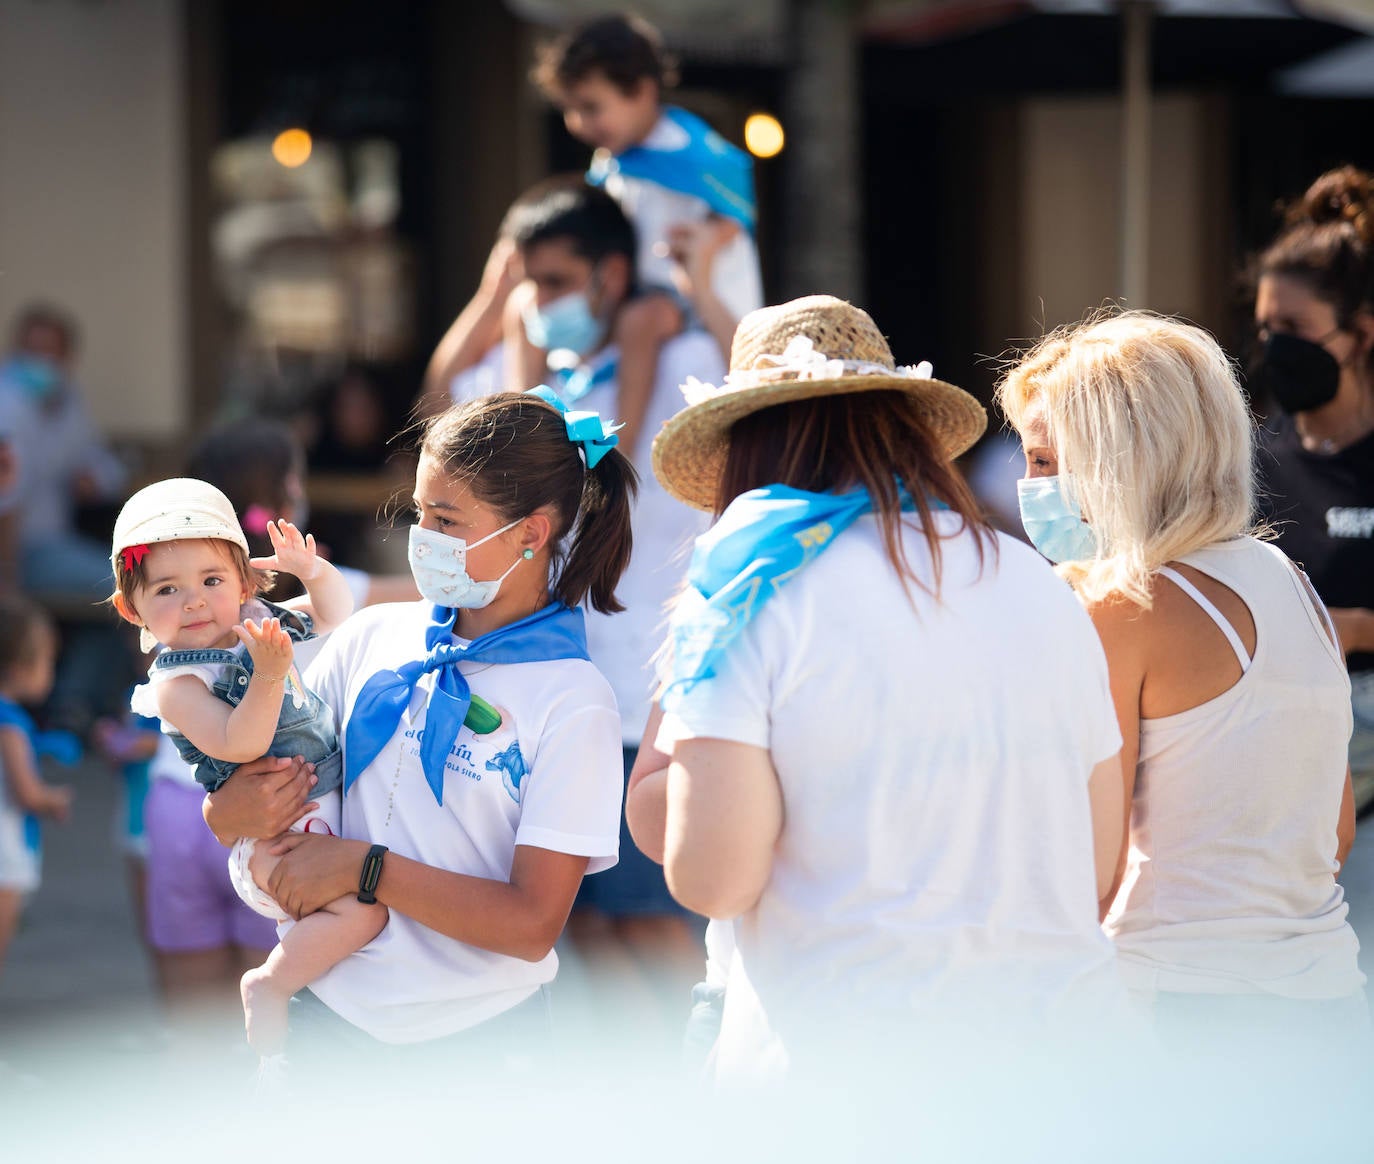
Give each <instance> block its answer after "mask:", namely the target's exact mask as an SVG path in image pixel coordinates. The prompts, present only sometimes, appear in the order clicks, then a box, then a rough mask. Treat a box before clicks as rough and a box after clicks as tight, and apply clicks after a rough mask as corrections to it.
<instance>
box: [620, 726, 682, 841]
mask: <svg viewBox="0 0 1374 1164" xmlns="http://www.w3.org/2000/svg"><path fill="white" fill-rule="evenodd" d="M662 722H663V709H662V708H660V707H659V706H658V705H657V704H655V705H654V706H653V708H652V709H651V710H650V711H649V722H648V723H647V724H646V725H645V726H644V739H643V742H641V743H640V745H639V753H638V755H636V756H635V766H634V768H632V769H631V770H630V781H629V784H628V785H627V786H626V788H625V822H626V823H627V824H628V825H629V826H630V836H631V837H633V838H634V842H635V844H636V845H637V846H638V847H639V851H640V852H641V853H643V854H644V855H645V856H646V857H648V858H649V860H651V861H657V862H658V863H659V864H660V865H662V864H663V842H664V837H665V834H666V832H667V828H668V765H669V764H671V763H672V760H673V758H672V756H669V755H667V754H666V753H664V752H660V751H659V750H658V749H657V748H656V747H654V740H655V738H657V736H658V726H659V724H661V723H662Z"/></svg>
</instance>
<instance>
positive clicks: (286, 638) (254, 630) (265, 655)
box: [234, 618, 294, 679]
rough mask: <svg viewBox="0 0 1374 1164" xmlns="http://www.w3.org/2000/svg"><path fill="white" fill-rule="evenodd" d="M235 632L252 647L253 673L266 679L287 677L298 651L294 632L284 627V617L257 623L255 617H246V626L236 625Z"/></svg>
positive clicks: (246, 645)
mask: <svg viewBox="0 0 1374 1164" xmlns="http://www.w3.org/2000/svg"><path fill="white" fill-rule="evenodd" d="M234 633H235V634H236V635H238V636H239V641H240V642H241V643H243V645H244V646H245V647H247V648H248V654H249V657H250V658H251V659H252V660H253V674H255V675H261V676H262V677H263V678H264V679H285V678H286V673H287V672H288V671H289V670H291V660H292V658H293V657H294V651H293V649H292V646H291V636H290V635H288V634H287V633H286V632H285V631H284V630H282V629H281V620H280V619H276V618H265V619H263V620H262V622H261V623H260V624H255V623H254V622H253V620H252V619H251V618H246V619H244V620H243V625H242V626H236V627H235V628H234Z"/></svg>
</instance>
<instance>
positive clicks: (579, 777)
mask: <svg viewBox="0 0 1374 1164" xmlns="http://www.w3.org/2000/svg"><path fill="white" fill-rule="evenodd" d="M616 443H617V438H616V437H615V435H614V431H613V430H608V428H607V426H605V425H604V424H603V423H602V422H601V420H600V418H599V417H598V416H597V414H596V413H594V412H587V411H583V412H576V413H567V412H566V411H565V410H564V409H563V408H561V407H560V406H559V405H558V404H557V403H556V398H555V397H553V396H552V394H551V393H549V392H548V390H547V389H542V390H540V389H536V390H535V393H514V392H508V393H501V394H499V395H495V396H489V397H485V398H483V399H480V400H475V401H472V402H470V403H468V404H464V405H459V406H455V407H454V408H452V409H450V410H449V411H447V412H445V413H443V414H441V415H440V416H437V417H435V418H434V419H433V420H431V421H430V422H429V424H428V425H427V426H426V428H425V430H424V436H423V438H422V440H421V444H420V458H419V463H418V467H417V470H416V477H415V493H414V504H415V519H416V521H415V524H414V525H413V526H412V527H411V529H410V535H409V560H410V566H411V571H412V573H413V575H414V578H415V583H416V586H417V587H418V589H419V592H420V594H421V597H422V601H420V602H411V603H391V604H386V605H382V606H373V607H369V608H367V609H366V610H363V611H360V612H359V613H358V614H356V615H354V616H353V617H352V618H350V619H349V620H348V621H347V622H346V623H344V625H343V626H341V627H340V628H339V629H338V630H336V631H335V632H334V633H333V635H332V636H331V638H330V639H329V641H328V642H327V643H326V644H325V646H324V647H323V649H322V650H321V652H320V654H319V656H318V657H317V658H316V660H315V662H314V663H313V664H312V665H311V667H310V669H309V671H308V672H307V677H306V684H307V685H308V687H309V688H310V689H311V690H313V691H315V692H316V693H317V694H318V695H319V696H320V697H321V698H322V699H323V700H324V702H325V703H326V705H327V706H329V707H330V708H331V709H332V710H333V712H334V713H335V716H336V717H337V720H338V724H339V735H340V738H341V740H342V742H343V767H344V775H343V787H344V792H345V796H344V806H343V836H342V837H322V836H318V835H315V836H310V835H306V834H304V833H300V834H295V833H293V834H291V835H290V836H287V837H284V838H279V839H278V841H277V844H276V846H275V848H274V850H273V852H274V854H275V853H281V854H284V855H283V856H282V859H281V862H280V864H278V865H277V867H276V870H275V871H274V873H273V876H272V882H271V889H272V893H273V894H274V896H275V897H276V900H277V901H278V902H279V903H280V904H281V906H282V908H283V909H284V910H286V911H287V912H288V913H290V914H291V915H292V916H294V917H297V918H299V917H302V916H304V915H306V914H308V913H311V912H313V911H315V910H317V909H319V908H320V906H321V904H322V903H323V902H324V900H325V899H326V898H328V900H333V899H334V898H335V897H338V896H340V894H352V893H356V894H358V895H359V897H360V898H361V899H362V900H364V901H367V902H373V901H375V902H380V903H381V904H383V905H385V906H386V907H387V908H388V910H389V911H390V918H389V921H388V923H387V926H386V929H385V930H384V931H383V933H382V935H381V936H380V937H379V938H378V939H377V940H376V941H375V942H373V943H372V944H371V945H369V946H368V947H366V948H365V949H364V950H362V951H361V952H359V953H357V954H355V955H350V956H349V957H348V958H345V959H344V960H343V961H342V962H340V963H338V964H337V965H336V966H334V968H333V969H331V970H330V971H328V973H326V974H325V975H324V976H323V977H321V978H320V979H318V980H317V981H315V982H314V983H312V984H311V986H310V988H309V990H307V991H304V992H302V994H301V995H299V996H297V999H296V1000H295V1001H294V1003H293V1012H292V1020H291V1021H292V1026H291V1032H290V1036H289V1038H288V1042H287V1056H288V1060H292V1061H293V1069H294V1061H296V1060H298V1059H299V1058H301V1057H305V1058H310V1057H311V1054H312V1050H313V1053H314V1054H315V1055H318V1056H320V1058H321V1060H322V1061H323V1062H322V1064H321V1065H322V1066H325V1067H332V1068H339V1067H344V1068H346V1069H347V1070H349V1071H350V1072H352V1073H353V1074H352V1076H351V1077H353V1078H357V1077H358V1075H357V1072H358V1070H359V1069H363V1070H365V1071H367V1072H378V1073H379V1075H378V1077H379V1078H382V1079H386V1080H387V1081H388V1082H390V1083H391V1084H392V1085H393V1086H395V1085H396V1083H395V1077H394V1071H395V1069H397V1068H401V1069H413V1070H414V1071H416V1072H420V1073H422V1074H426V1075H427V1074H428V1072H429V1069H431V1068H432V1069H434V1070H435V1074H434V1076H433V1079H432V1081H431V1082H433V1083H438V1084H442V1085H451V1083H452V1078H453V1075H452V1073H453V1072H454V1071H462V1070H464V1069H465V1068H468V1067H476V1066H477V1065H478V1064H479V1063H481V1064H484V1065H489V1064H490V1063H491V1062H492V1056H493V1055H494V1054H507V1053H511V1052H515V1051H518V1050H521V1049H528V1044H529V1043H530V1042H531V1041H533V1042H535V1043H538V1042H540V1041H544V1040H545V1039H546V1037H547V1022H548V1019H547V1002H546V997H545V996H546V986H547V984H548V983H549V982H550V981H551V980H552V979H553V976H554V973H555V971H556V970H557V967H558V958H557V956H556V955H555V954H554V953H553V944H554V942H555V940H556V939H557V938H558V936H559V934H560V933H561V932H562V930H563V925H564V923H565V922H566V920H567V917H568V911H569V910H570V909H571V907H572V903H573V898H574V897H575V896H576V894H577V889H578V886H579V885H580V884H581V881H582V877H583V874H584V873H587V872H597V871H599V870H601V869H605V868H609V867H610V866H612V865H614V864H615V862H616V853H617V846H618V840H619V827H618V821H619V808H620V796H621V783H622V780H623V766H622V758H621V748H620V720H619V716H618V715H617V713H616V707H615V699H614V697H613V696H612V694H611V689H610V687H609V685H608V684H607V682H606V680H605V679H604V678H603V677H602V676H601V674H600V673H599V672H598V671H597V670H596V668H595V667H594V666H593V665H592V663H591V662H590V661H589V659H588V657H587V647H586V636H585V632H584V629H583V614H582V611H581V609H580V604H581V603H582V602H583V601H584V600H585V601H586V602H587V603H588V604H589V605H591V606H592V607H593V608H595V609H596V610H600V611H606V612H610V611H616V610H620V609H622V607H621V604H620V602H619V601H618V600H617V598H616V585H617V583H618V582H619V580H620V576H621V574H622V573H623V572H624V569H625V565H626V563H627V562H628V561H629V557H630V546H631V534H630V505H631V501H632V499H633V496H634V491H635V475H634V469H633V468H632V467H631V466H630V464H629V462H628V461H627V460H626V459H625V458H624V457H623V456H622V455H621V454H620V453H619V452H618V451H616V449H615V447H614V446H615V444H616ZM240 771H242V769H240ZM236 786H237V787H236ZM297 794H298V795H299V796H300V799H301V800H302V801H303V800H304V789H303V788H299V786H297ZM260 806H261V800H260V798H259V797H258V795H257V793H256V792H255V790H254V785H253V782H251V781H250V782H248V783H245V782H243V781H242V780H240V779H239V776H238V775H237V774H236V775H235V778H234V779H232V780H230V781H228V782H227V783H226V784H224V785H223V787H221V788H220V789H219V790H218V791H216V792H214V793H212V794H211V795H210V797H209V803H208V807H207V810H206V820H207V821H208V822H209V824H210V826H211V828H212V829H214V831H215V833H216V835H217V836H219V837H221V838H225V837H235V836H251V837H270V836H273V835H275V833H276V832H277V831H279V829H278V828H277V827H276V826H277V821H276V820H275V818H274V817H273V816H272V815H271V814H269V813H265V812H264V811H262V809H261V807H260ZM315 841H324V842H325V843H324V844H320V845H316V844H314V842H315ZM474 1040H476V1041H478V1042H481V1043H482V1045H483V1047H484V1050H482V1051H481V1052H480V1053H479V1052H478V1051H477V1049H476V1047H475V1046H474ZM379 1065H385V1067H384V1069H383V1068H381V1067H380V1066H379ZM415 1081H416V1080H415V1079H414V1078H412V1077H411V1076H409V1075H407V1078H406V1082H415ZM423 1081H424V1080H422V1082H423Z"/></svg>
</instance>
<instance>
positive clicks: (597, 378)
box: [554, 356, 620, 408]
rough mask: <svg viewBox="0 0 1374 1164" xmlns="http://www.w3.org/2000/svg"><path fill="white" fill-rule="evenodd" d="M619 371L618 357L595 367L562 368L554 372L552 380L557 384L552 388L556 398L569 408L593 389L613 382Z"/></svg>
mask: <svg viewBox="0 0 1374 1164" xmlns="http://www.w3.org/2000/svg"><path fill="white" fill-rule="evenodd" d="M619 371H620V357H619V356H612V357H611V358H610V359H609V360H606V361H604V362H603V363H601V364H598V365H597V366H595V367H592V366H591V365H589V364H579V365H578V366H577V367H575V368H563V369H559V370H557V371H555V372H554V379H556V380H557V381H558V383H557V384H556V385H555V386H554V387H555V390H556V391H557V392H558V398H559V399H560V400H562V401H563V403H564V404H566V405H567V406H568V407H569V408H571V407H572V406H573V405H574V404H576V403H577V402H578V401H579V400H581V399H582V397H584V396H585V395H587V393H588V392H590V391H591V390H592V389H593V388H597V387H600V385H602V384H605V383H606V382H607V381H608V380H614V379H615V377H616V373H617V372H619Z"/></svg>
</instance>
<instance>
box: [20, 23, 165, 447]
mask: <svg viewBox="0 0 1374 1164" xmlns="http://www.w3.org/2000/svg"><path fill="white" fill-rule="evenodd" d="M181 32H182V30H181V8H180V5H179V3H177V0H4V2H2V3H0V328H3V329H4V333H3V334H4V335H5V336H6V337H8V328H9V322H10V320H11V318H12V317H13V315H14V313H15V311H16V310H17V309H18V308H19V307H20V306H22V305H23V304H24V303H26V302H28V301H29V300H30V299H34V298H41V299H45V300H52V301H54V302H56V303H58V304H59V305H61V306H64V307H66V308H67V309H69V310H70V311H72V312H73V313H74V314H75V315H76V317H77V318H78V320H79V321H80V324H81V327H82V334H83V344H82V350H81V354H80V365H79V374H80V378H81V381H82V383H83V384H84V385H85V388H86V392H87V396H88V398H89V400H90V403H91V406H92V410H93V411H94V413H95V415H96V417H97V419H98V420H99V421H100V422H101V423H102V424H103V425H104V426H105V427H106V429H107V431H109V432H110V433H111V434H114V435H119V436H130V437H143V438H152V439H156V438H166V437H168V436H172V435H175V434H176V433H177V432H179V431H180V430H181V429H182V428H184V426H185V423H186V418H187V413H188V409H187V407H186V399H185V398H186V392H185V376H186V367H187V359H186V346H187V345H186V330H187V321H186V289H185V284H186V272H185V264H186V255H185V241H184V240H185V237H186V225H185V214H186V208H185V178H184V172H183V171H184V166H185V149H184V145H183V132H182V105H183V100H184V97H183V89H184V82H183V67H184V64H183V57H184V47H183V38H182V34H181Z"/></svg>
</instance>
